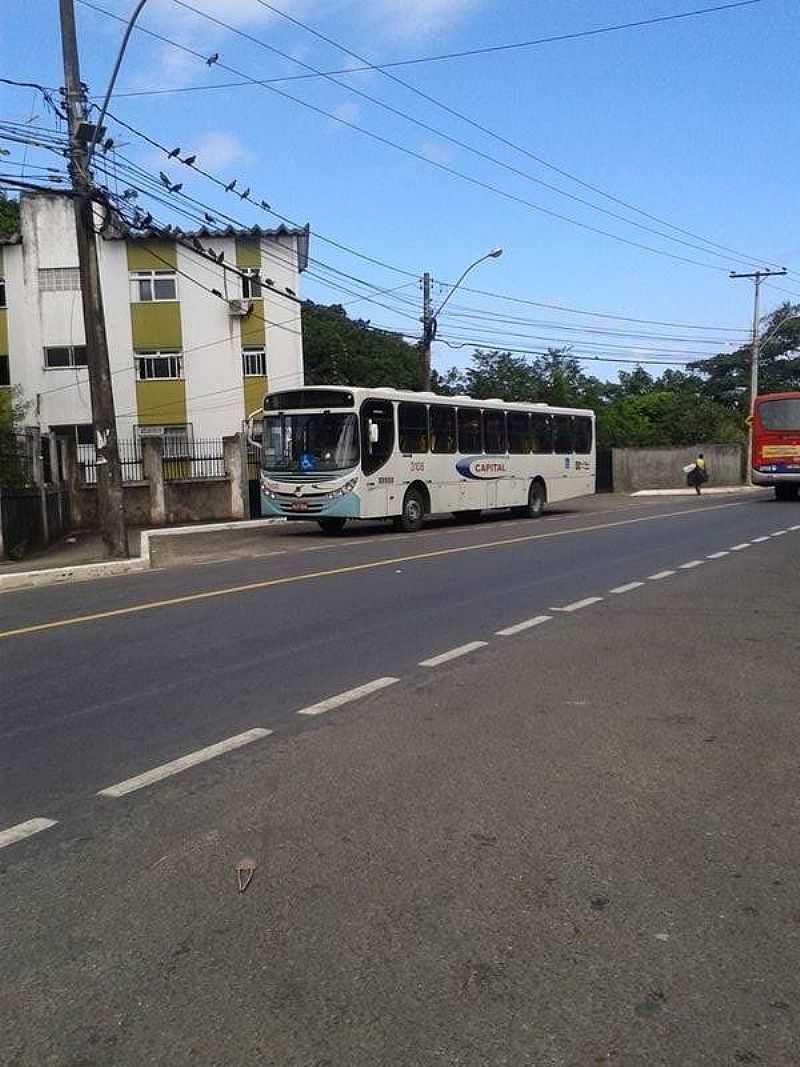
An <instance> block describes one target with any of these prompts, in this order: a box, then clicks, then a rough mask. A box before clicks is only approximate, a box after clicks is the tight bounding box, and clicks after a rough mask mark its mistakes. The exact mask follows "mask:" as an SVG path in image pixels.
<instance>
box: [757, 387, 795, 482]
mask: <svg viewBox="0 0 800 1067" xmlns="http://www.w3.org/2000/svg"><path fill="white" fill-rule="evenodd" d="M750 466H751V470H752V475H753V483H754V484H755V485H773V486H774V487H775V496H776V498H777V499H778V500H796V499H797V493H798V489H800V393H765V394H764V396H757V397H756V400H755V403H754V404H753V454H752V456H751V457H750Z"/></svg>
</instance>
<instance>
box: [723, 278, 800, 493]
mask: <svg viewBox="0 0 800 1067" xmlns="http://www.w3.org/2000/svg"><path fill="white" fill-rule="evenodd" d="M785 273H786V268H785V267H781V269H780V270H754V271H752V272H751V273H749V274H739V273H737V272H736V271H733V270H732V271H731V273H730V277H731V278H749V279H750V280H751V281H752V282H753V334H752V340H751V357H750V403H749V405H748V415H750V416H752V414H753V404H754V403H755V399H756V397H757V396H758V358H759V355H760V341H761V338H760V335H759V332H758V325H759V320H760V314H759V303H760V299H761V283H762V282H763V281H764V279H765V278H773V277H775V276H776V275H777V276H780V275H783V274H785ZM747 427H748V429H747V457H748V459H747V469H748V470H751V469H752V455H753V420H752V417H751V418H748V420H747ZM750 480H751V478H750V477H748V481H750Z"/></svg>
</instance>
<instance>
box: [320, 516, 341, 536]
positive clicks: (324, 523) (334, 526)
mask: <svg viewBox="0 0 800 1067" xmlns="http://www.w3.org/2000/svg"><path fill="white" fill-rule="evenodd" d="M317 522H318V523H319V528H320V530H322V532H323V533H324V534H327V535H328V536H329V537H332V536H333V535H334V534H340V533H341V532H342V530H343V529H344V524H345V523H346V522H347V519H317Z"/></svg>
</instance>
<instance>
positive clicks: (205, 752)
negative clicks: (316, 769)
mask: <svg viewBox="0 0 800 1067" xmlns="http://www.w3.org/2000/svg"><path fill="white" fill-rule="evenodd" d="M271 733H272V730H262V729H260V728H259V729H255V730H247V732H246V733H243V734H237V735H236V736H235V737H229V738H228V739H227V740H226V741H219V742H218V743H217V744H216V745H209V746H208V747H207V748H199V749H198V750H197V751H196V752H190V753H189V755H188V756H181V758H180V759H176V760H172V761H171V762H170V763H162V765H161V766H160V767H154V768H153V769H152V770H151V771H145V772H144V774H138V775H137V776H136V777H135V778H128V779H127V780H126V781H124V782H118V783H117V784H116V785H110V786H108V787H107V788H106V789H101V790H100V791H99V792H98V794H97V795H98V796H99V797H124V796H125V794H126V793H133V792H134V791H135V790H137V789H144V787H145V786H147V785H153V783H154V782H160V781H161V780H162V778H170V777H171V776H172V775H173V774H180V772H181V771H186V770H188V769H189V768H190V767H195V766H197V764H198V763H205V762H206V761H207V760H210V759H214V757H215V756H222V755H223V754H224V753H226V752H231V751H233V749H235V748H241V747H242V746H243V745H249V744H251V743H252V742H253V741H260V740H261V738H262V737H269V735H270V734H271Z"/></svg>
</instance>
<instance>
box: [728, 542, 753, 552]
mask: <svg viewBox="0 0 800 1067" xmlns="http://www.w3.org/2000/svg"><path fill="white" fill-rule="evenodd" d="M749 547H750V542H749V541H742V543H741V544H740V545H731V552H741V551H742V549H743V548H749Z"/></svg>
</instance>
